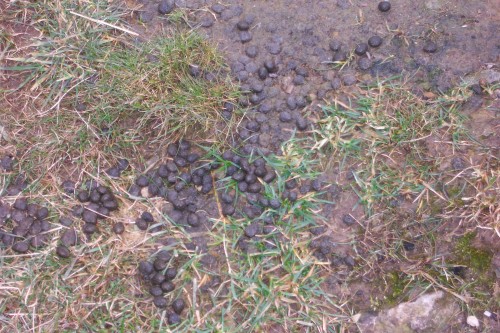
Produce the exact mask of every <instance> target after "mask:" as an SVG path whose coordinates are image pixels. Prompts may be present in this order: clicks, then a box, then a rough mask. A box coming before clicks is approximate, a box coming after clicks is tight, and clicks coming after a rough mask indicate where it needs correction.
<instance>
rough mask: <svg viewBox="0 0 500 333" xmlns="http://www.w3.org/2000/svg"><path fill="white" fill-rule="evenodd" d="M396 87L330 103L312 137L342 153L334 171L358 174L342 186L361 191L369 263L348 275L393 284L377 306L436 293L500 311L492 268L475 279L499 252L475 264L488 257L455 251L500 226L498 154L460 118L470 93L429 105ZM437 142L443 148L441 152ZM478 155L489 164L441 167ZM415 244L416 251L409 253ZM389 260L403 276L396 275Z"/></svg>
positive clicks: (383, 85)
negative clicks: (460, 270)
mask: <svg viewBox="0 0 500 333" xmlns="http://www.w3.org/2000/svg"><path fill="white" fill-rule="evenodd" d="M398 82H399V81H398V80H396V81H392V80H388V81H381V82H380V83H379V84H378V85H374V86H367V87H365V89H363V90H362V91H361V92H359V93H357V95H356V96H353V98H352V103H351V104H348V105H347V104H342V103H340V102H334V103H333V104H332V105H331V106H327V107H325V108H324V114H323V115H322V117H321V119H319V120H318V122H317V126H316V127H315V128H314V129H313V131H312V133H313V134H314V135H315V140H314V142H313V143H311V149H314V150H315V151H317V152H318V153H319V154H325V153H326V154H327V155H330V154H333V155H335V156H337V158H336V159H334V160H328V161H327V163H328V167H329V168H330V170H332V169H333V170H341V171H342V170H345V171H344V172H346V171H348V170H349V172H352V175H353V177H352V178H353V180H352V181H351V182H350V183H347V184H345V185H344V187H345V188H351V189H352V190H353V191H355V192H356V193H357V195H358V197H359V201H360V203H361V204H362V206H363V207H364V209H365V221H366V222H365V223H363V228H362V230H360V232H361V235H360V237H359V239H360V240H359V243H358V246H359V251H360V252H361V253H362V255H360V257H359V258H360V259H361V260H362V262H363V264H362V265H361V267H359V268H357V269H356V270H355V272H353V273H352V274H351V276H350V279H351V280H352V281H355V280H356V279H358V278H359V277H360V276H363V278H364V279H368V280H371V279H372V280H371V281H372V282H374V285H379V286H385V287H382V290H378V292H379V294H380V295H381V296H380V297H381V298H379V299H377V297H379V296H376V297H375V298H374V299H373V307H374V309H378V308H381V307H384V306H387V305H394V304H397V303H399V302H401V301H405V300H408V299H412V298H414V297H416V295H419V294H420V293H422V292H424V291H426V290H429V289H432V288H438V289H442V290H445V291H447V292H450V293H452V294H453V295H455V296H456V297H457V299H459V300H460V301H462V302H463V304H464V305H466V306H467V308H468V309H469V311H472V312H474V311H476V310H477V309H481V308H482V307H485V306H486V307H488V306H489V307H493V308H495V304H494V302H492V297H493V292H494V283H492V281H493V280H492V279H491V278H492V276H491V274H492V273H491V271H489V273H488V274H486V277H485V279H479V280H481V282H479V281H478V277H477V276H476V274H477V269H476V266H477V265H480V266H481V267H482V268H483V269H486V270H488V268H489V264H490V261H491V256H488V255H481V256H480V258H481V259H478V260H477V261H476V260H473V259H472V257H474V255H473V254H475V253H480V254H483V253H484V252H483V251H482V250H479V249H475V248H467V251H468V253H470V254H469V256H468V257H467V259H464V257H463V255H462V254H461V253H462V250H461V246H462V245H460V244H462V243H463V242H462V241H460V240H459V241H458V245H453V244H454V243H455V242H456V240H455V238H456V237H460V235H463V234H465V233H467V232H469V231H470V230H472V231H474V230H475V228H477V227H478V226H481V227H484V226H486V225H488V226H489V228H490V230H493V229H494V228H498V207H497V204H496V203H494V201H495V199H493V198H495V197H497V196H498V191H499V186H498V171H497V170H495V168H494V167H493V165H496V162H493V163H491V160H494V161H496V160H497V159H496V157H495V155H494V149H492V148H491V147H488V146H486V145H484V144H483V143H481V142H480V141H479V140H477V139H475V138H474V137H473V136H472V135H471V133H470V132H469V131H468V129H467V128H466V126H465V122H466V118H465V117H464V116H463V114H462V113H461V105H462V103H463V102H464V101H466V100H467V99H468V98H469V97H470V94H471V93H470V91H468V90H467V89H466V87H458V88H456V89H455V90H453V91H451V92H450V93H449V94H448V95H442V96H439V97H438V98H436V99H435V100H431V101H429V100H424V99H421V98H420V97H418V96H416V95H414V94H413V93H411V92H410V91H409V90H408V88H407V86H406V85H404V84H403V85H400V84H399V83H398ZM432 141H437V142H440V143H439V144H440V145H445V148H442V149H437V148H436V146H433V144H432V143H431V142H432ZM472 149H474V150H475V151H476V153H477V154H478V155H479V156H483V160H482V162H479V163H478V164H476V165H473V166H471V167H470V168H464V170H457V169H454V168H453V167H450V166H448V167H445V168H443V165H446V163H450V162H449V161H450V160H451V159H452V157H450V155H451V156H453V153H454V152H460V153H463V152H464V151H467V152H470V151H471V150H472ZM447 161H448V162H447ZM448 165H450V164H448ZM456 222H460V225H459V226H458V227H456V226H454V225H455V223H456ZM443 234H445V235H447V236H446V237H445V238H443V237H442V235H443ZM462 237H466V238H467V237H468V236H462ZM462 239H463V238H462ZM380 240H384V241H382V242H381V241H380ZM408 243H411V248H405V246H404V245H405V244H406V245H407V246H409V245H408ZM455 246H456V248H455V249H454V247H455ZM413 248H415V250H413ZM446 248H448V251H447V250H445V249H446ZM460 258H461V259H460ZM391 262H395V263H398V265H399V266H400V267H401V268H400V270H396V271H394V270H393V265H392V264H391ZM443 263H444V264H443ZM453 263H455V264H459V265H463V266H464V267H466V268H465V271H467V273H466V274H465V276H467V278H470V279H473V280H475V281H476V282H474V283H469V284H468V283H465V281H464V280H462V279H463V278H464V277H460V276H456V274H455V273H453V272H455V271H454V270H455V268H454V267H455V266H453ZM450 272H451V273H450ZM370 273H371V274H370ZM369 276H371V277H369ZM377 276H378V277H377ZM380 276H381V278H380ZM374 289H377V288H374ZM373 293H374V295H376V294H377V291H373Z"/></svg>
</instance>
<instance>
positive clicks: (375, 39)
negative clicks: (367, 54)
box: [368, 35, 382, 47]
mask: <svg viewBox="0 0 500 333" xmlns="http://www.w3.org/2000/svg"><path fill="white" fill-rule="evenodd" d="M368 45H370V46H371V47H379V46H380V45H382V38H381V37H380V36H376V35H375V36H372V37H370V39H368Z"/></svg>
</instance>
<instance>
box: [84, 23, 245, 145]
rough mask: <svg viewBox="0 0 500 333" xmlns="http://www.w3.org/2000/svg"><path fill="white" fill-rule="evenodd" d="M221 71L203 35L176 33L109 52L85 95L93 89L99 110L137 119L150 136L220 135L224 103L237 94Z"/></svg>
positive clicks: (144, 133) (142, 131)
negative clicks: (93, 85)
mask: <svg viewBox="0 0 500 333" xmlns="http://www.w3.org/2000/svg"><path fill="white" fill-rule="evenodd" d="M225 73H226V72H225V69H224V65H223V60H222V58H221V56H220V55H219V54H218V53H217V52H216V50H215V49H214V48H213V47H212V46H211V45H209V43H208V42H207V41H206V40H204V39H203V38H202V37H201V36H199V35H197V34H196V33H193V32H184V33H178V34H176V35H174V36H172V37H169V38H159V39H155V40H153V41H150V42H148V43H146V44H144V45H141V46H140V47H132V48H124V49H121V50H117V51H115V52H113V53H111V54H109V55H108V57H107V59H106V62H105V63H104V64H103V65H102V67H101V69H100V71H99V79H98V81H97V82H96V84H95V87H94V89H91V90H89V92H90V95H88V97H87V98H86V99H87V101H89V102H90V103H92V99H95V96H96V95H97V96H98V97H99V98H98V102H97V104H96V105H95V106H93V108H94V109H95V110H97V111H98V112H100V113H106V114H110V115H113V116H114V117H115V118H116V119H120V118H122V117H123V115H124V114H125V115H126V116H128V117H131V118H133V119H136V126H137V132H138V133H140V134H141V135H142V136H144V137H147V136H154V140H153V141H162V140H165V139H168V138H170V137H172V136H174V135H175V136H179V135H180V136H183V135H186V134H190V136H192V137H195V138H200V137H201V138H209V139H210V138H213V139H224V138H225V136H227V135H228V132H229V131H228V130H229V128H230V126H229V124H230V122H228V121H227V120H226V119H225V118H224V117H223V116H222V111H223V108H224V103H226V102H230V101H232V102H234V101H235V100H236V97H237V90H236V88H235V87H233V86H232V85H231V83H230V80H229V77H228V76H227V75H225ZM214 141H218V140H214Z"/></svg>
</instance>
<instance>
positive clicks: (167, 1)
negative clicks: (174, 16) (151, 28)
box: [158, 0, 175, 15]
mask: <svg viewBox="0 0 500 333" xmlns="http://www.w3.org/2000/svg"><path fill="white" fill-rule="evenodd" d="M174 8H175V0H162V1H160V3H159V4H158V13H160V14H161V15H165V14H170V13H171V12H172V11H173V10H174Z"/></svg>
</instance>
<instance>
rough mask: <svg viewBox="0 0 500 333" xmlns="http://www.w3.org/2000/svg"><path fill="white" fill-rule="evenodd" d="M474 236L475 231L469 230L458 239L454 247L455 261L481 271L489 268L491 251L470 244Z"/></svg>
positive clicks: (491, 256)
mask: <svg viewBox="0 0 500 333" xmlns="http://www.w3.org/2000/svg"><path fill="white" fill-rule="evenodd" d="M475 237H476V233H475V232H470V233H467V234H465V235H464V236H462V237H460V238H459V239H458V241H457V244H456V247H455V256H456V261H457V263H458V264H461V265H465V266H467V267H469V268H470V269H472V270H473V271H475V272H478V273H483V272H486V271H487V270H488V269H489V268H490V265H491V259H492V258H493V253H491V252H490V251H486V250H481V249H478V248H475V247H474V246H472V241H473V240H474V238H475Z"/></svg>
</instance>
